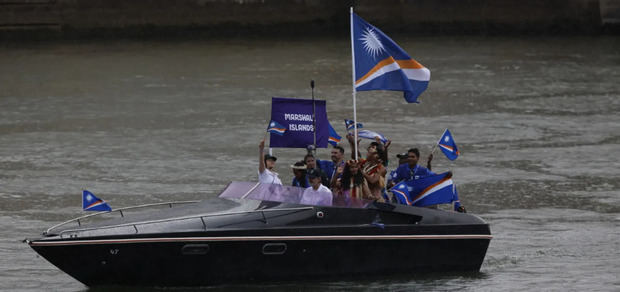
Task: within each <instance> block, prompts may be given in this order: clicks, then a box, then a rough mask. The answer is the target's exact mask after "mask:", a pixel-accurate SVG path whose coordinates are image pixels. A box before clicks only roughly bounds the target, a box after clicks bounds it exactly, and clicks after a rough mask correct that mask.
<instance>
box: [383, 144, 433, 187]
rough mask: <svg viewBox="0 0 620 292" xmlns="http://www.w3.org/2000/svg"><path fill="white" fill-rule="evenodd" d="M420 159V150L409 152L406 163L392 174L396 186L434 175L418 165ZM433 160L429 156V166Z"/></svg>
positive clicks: (415, 149) (410, 150) (412, 149)
mask: <svg viewBox="0 0 620 292" xmlns="http://www.w3.org/2000/svg"><path fill="white" fill-rule="evenodd" d="M399 158H400V157H399ZM419 159H420V150H418V148H411V149H409V150H408V151H407V160H406V163H403V164H401V165H399V166H398V168H397V169H396V170H395V171H393V172H392V173H391V175H392V177H391V179H392V183H393V184H394V185H395V184H397V183H399V182H401V181H403V180H412V179H419V178H423V177H427V176H429V175H434V174H435V173H434V172H432V171H431V170H429V169H428V168H426V167H424V166H421V165H419V164H418V160H419ZM431 159H433V158H432V156H429V162H428V163H427V165H430V160H431ZM390 187H391V186H390Z"/></svg>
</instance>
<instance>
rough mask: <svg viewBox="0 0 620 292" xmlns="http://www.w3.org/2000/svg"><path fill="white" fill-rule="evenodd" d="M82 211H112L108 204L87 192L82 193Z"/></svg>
mask: <svg viewBox="0 0 620 292" xmlns="http://www.w3.org/2000/svg"><path fill="white" fill-rule="evenodd" d="M82 209H83V210H84V211H112V208H111V207H110V205H108V203H106V202H105V201H104V200H102V199H99V198H97V197H96V196H95V195H94V194H93V193H91V192H89V191H87V190H84V191H83V192H82Z"/></svg>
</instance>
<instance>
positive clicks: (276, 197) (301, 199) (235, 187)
mask: <svg viewBox="0 0 620 292" xmlns="http://www.w3.org/2000/svg"><path fill="white" fill-rule="evenodd" d="M219 197H220V198H226V199H250V200H257V201H271V202H280V203H292V204H301V205H313V206H334V207H351V208H365V207H366V206H367V205H368V204H369V203H371V202H372V201H369V200H362V199H355V198H349V197H344V196H332V194H331V193H330V192H326V193H317V192H308V191H306V189H305V188H300V187H294V186H283V185H277V184H263V183H257V182H236V181H234V182H231V183H230V184H229V185H228V186H227V187H226V189H224V191H222V193H221V194H220V196H219Z"/></svg>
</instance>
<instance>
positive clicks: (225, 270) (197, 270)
mask: <svg viewBox="0 0 620 292" xmlns="http://www.w3.org/2000/svg"><path fill="white" fill-rule="evenodd" d="M418 227H419V228H406V227H400V228H398V227H396V228H385V227H378V226H371V227H367V226H366V227H360V228H352V227H348V228H346V227H343V228H336V229H333V230H329V229H328V230H326V229H317V228H309V229H301V230H299V229H295V230H293V229H291V230H289V229H277V230H262V231H260V232H251V231H247V230H246V231H243V232H235V231H228V232H201V233H186V234H178V233H176V234H158V235H157V237H149V236H141V237H126V238H113V239H112V238H99V239H80V240H73V241H70V240H60V241H34V242H31V243H30V245H31V246H32V248H33V249H35V250H36V251H37V252H38V253H39V254H41V255H42V256H43V257H45V258H46V259H47V260H48V261H50V262H51V263H53V264H55V265H56V266H57V267H58V268H60V269H61V270H63V271H64V272H66V273H67V274H69V275H71V276H72V277H74V278H75V279H77V280H79V281H80V282H82V283H84V284H85V285H87V286H98V285H137V286H206V285H216V284H221V283H230V282H236V283H239V282H252V281H279V280H295V279H315V278H321V279H327V278H340V279H342V278H348V277H353V276H361V275H370V276H373V275H374V276H377V277H381V276H388V275H394V274H405V275H415V274H417V273H427V272H436V271H441V272H452V271H478V270H479V269H480V266H481V264H482V261H483V259H484V256H485V254H486V250H487V247H488V245H489V241H490V239H491V236H490V232H489V230H488V226H487V225H476V226H469V227H463V226H459V227H458V230H459V231H460V232H461V234H455V233H453V232H451V231H452V230H451V229H454V228H453V227H446V228H444V230H443V231H442V230H441V228H437V227H435V228H434V231H435V233H434V234H428V233H427V234H424V232H423V231H424V228H423V227H422V226H418ZM337 230H340V232H336V231H337ZM319 231H321V232H320V233H321V234H319ZM326 234H327V235H326ZM359 234H364V235H359Z"/></svg>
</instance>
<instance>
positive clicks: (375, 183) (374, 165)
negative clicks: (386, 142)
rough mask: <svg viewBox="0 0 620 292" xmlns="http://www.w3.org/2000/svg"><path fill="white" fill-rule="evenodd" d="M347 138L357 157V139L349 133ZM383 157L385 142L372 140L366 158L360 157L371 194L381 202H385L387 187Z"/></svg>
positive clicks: (359, 161)
mask: <svg viewBox="0 0 620 292" xmlns="http://www.w3.org/2000/svg"><path fill="white" fill-rule="evenodd" d="M347 140H349V144H350V146H351V158H352V159H356V158H357V157H355V156H356V155H355V154H354V153H355V141H354V138H353V135H351V134H347ZM358 143H359V141H358ZM382 157H385V148H384V146H383V144H381V143H377V142H372V143H370V146H368V148H367V153H366V159H364V158H360V159H358V163H359V166H360V168H361V169H362V174H363V175H364V178H365V179H366V181H367V182H368V187H369V188H370V192H371V196H372V197H373V198H375V199H376V200H377V201H379V202H384V201H385V200H384V198H383V195H382V194H383V189H384V188H385V174H386V173H387V170H386V169H385V167H384V166H383V160H382V159H381V158H382Z"/></svg>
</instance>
